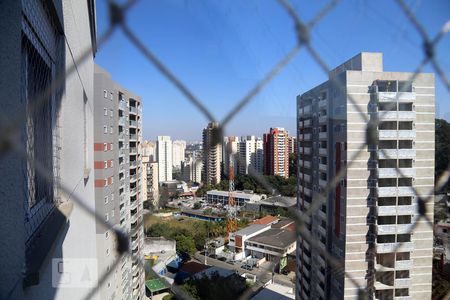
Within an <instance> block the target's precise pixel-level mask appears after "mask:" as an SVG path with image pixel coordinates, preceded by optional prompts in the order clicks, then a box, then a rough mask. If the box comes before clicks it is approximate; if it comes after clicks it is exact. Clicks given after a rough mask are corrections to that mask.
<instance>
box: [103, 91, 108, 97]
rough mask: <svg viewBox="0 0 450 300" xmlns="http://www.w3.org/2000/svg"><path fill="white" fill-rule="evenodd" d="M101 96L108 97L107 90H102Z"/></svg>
mask: <svg viewBox="0 0 450 300" xmlns="http://www.w3.org/2000/svg"><path fill="white" fill-rule="evenodd" d="M103 97H105V98H108V91H107V90H103Z"/></svg>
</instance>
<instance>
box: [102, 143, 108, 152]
mask: <svg viewBox="0 0 450 300" xmlns="http://www.w3.org/2000/svg"><path fill="white" fill-rule="evenodd" d="M103 151H108V144H107V143H103Z"/></svg>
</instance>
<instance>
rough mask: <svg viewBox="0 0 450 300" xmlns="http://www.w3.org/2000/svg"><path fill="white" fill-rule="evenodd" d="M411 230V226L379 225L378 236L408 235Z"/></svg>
mask: <svg viewBox="0 0 450 300" xmlns="http://www.w3.org/2000/svg"><path fill="white" fill-rule="evenodd" d="M410 229H411V224H390V225H377V233H378V234H401V233H408V232H409V231H410Z"/></svg>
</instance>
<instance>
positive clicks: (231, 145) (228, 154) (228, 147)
mask: <svg viewBox="0 0 450 300" xmlns="http://www.w3.org/2000/svg"><path fill="white" fill-rule="evenodd" d="M230 159H233V167H234V175H236V174H238V172H239V168H238V162H239V138H238V137H237V136H226V137H224V138H223V151H222V161H223V173H224V175H225V176H227V177H228V176H229V172H230Z"/></svg>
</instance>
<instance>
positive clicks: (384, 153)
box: [378, 149, 416, 159]
mask: <svg viewBox="0 0 450 300" xmlns="http://www.w3.org/2000/svg"><path fill="white" fill-rule="evenodd" d="M397 157H398V158H410V159H415V158H416V150H414V149H383V150H378V158H379V159H390V158H392V159H394V158H397Z"/></svg>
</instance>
